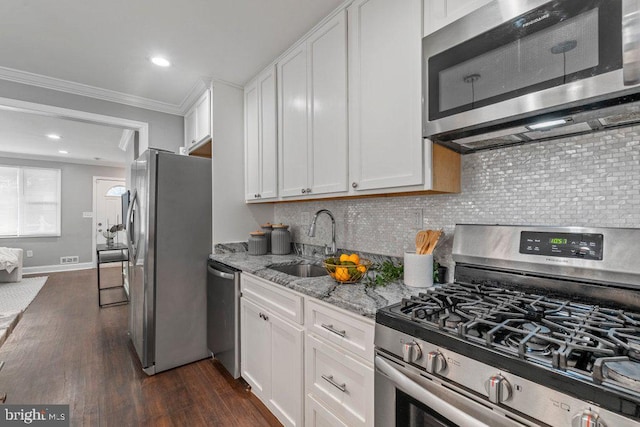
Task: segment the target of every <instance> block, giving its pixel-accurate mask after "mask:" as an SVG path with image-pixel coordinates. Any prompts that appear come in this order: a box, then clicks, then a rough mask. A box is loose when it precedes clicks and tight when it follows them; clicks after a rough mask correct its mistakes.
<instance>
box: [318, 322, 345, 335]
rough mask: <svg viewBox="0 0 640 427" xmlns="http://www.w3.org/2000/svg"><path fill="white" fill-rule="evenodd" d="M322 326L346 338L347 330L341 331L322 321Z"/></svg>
mask: <svg viewBox="0 0 640 427" xmlns="http://www.w3.org/2000/svg"><path fill="white" fill-rule="evenodd" d="M320 326H322V327H323V328H325V329H326V330H327V331H330V332H333V333H334V334H336V335H340V336H341V337H342V338H344V337H345V336H346V335H347V331H339V330H337V329H336V328H334V327H333V325H325V324H324V323H321V324H320Z"/></svg>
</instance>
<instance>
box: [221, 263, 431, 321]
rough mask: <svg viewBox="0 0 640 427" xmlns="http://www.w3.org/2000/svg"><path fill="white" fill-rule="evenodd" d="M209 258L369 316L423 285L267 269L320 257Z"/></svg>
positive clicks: (416, 292) (415, 292)
mask: <svg viewBox="0 0 640 427" xmlns="http://www.w3.org/2000/svg"><path fill="white" fill-rule="evenodd" d="M209 258H210V259H212V260H215V261H218V262H221V263H223V264H226V265H229V266H231V267H234V268H237V269H238V270H241V271H243V272H246V273H251V274H254V275H256V276H258V277H262V278H263V279H266V280H269V281H271V282H274V283H277V284H279V285H282V286H284V287H285V288H289V289H292V290H294V291H297V292H300V293H301V294H304V295H308V296H311V297H314V298H317V299H319V300H321V301H324V302H326V303H329V304H332V305H335V306H337V307H340V308H343V309H345V310H348V311H351V312H353V313H356V314H360V315H362V316H365V317H368V318H371V319H373V318H374V317H375V314H376V311H377V310H378V309H379V308H382V307H386V306H388V305H391V304H394V303H397V302H399V301H400V300H402V298H404V297H409V296H411V295H417V294H418V292H421V291H424V288H411V287H408V286H405V285H404V284H402V282H401V281H398V282H394V283H389V284H388V285H386V286H377V287H375V288H374V287H367V286H365V285H364V284H361V283H357V284H338V283H337V282H335V281H334V280H333V279H332V278H331V277H330V276H328V275H327V276H322V277H309V278H304V277H296V276H291V275H288V274H286V273H281V272H279V271H275V270H272V269H270V268H267V266H268V265H271V264H299V263H302V262H312V263H314V264H317V265H322V260H321V259H319V258H313V257H309V256H302V255H293V254H291V255H259V256H256V255H249V254H248V253H246V252H237V253H220V254H211V255H210V256H209Z"/></svg>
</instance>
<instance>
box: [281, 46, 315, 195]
mask: <svg viewBox="0 0 640 427" xmlns="http://www.w3.org/2000/svg"><path fill="white" fill-rule="evenodd" d="M278 104H279V112H280V114H279V116H278V130H279V132H278V140H279V145H278V148H279V155H280V164H279V177H280V195H281V196H283V197H286V196H300V195H303V194H306V193H307V190H306V189H307V182H308V179H307V169H308V163H307V159H308V156H307V150H308V139H309V136H308V131H309V126H308V120H309V116H308V110H307V57H306V48H305V45H304V43H303V44H302V45H301V46H300V47H298V48H297V49H295V50H293V51H292V52H290V53H289V54H288V55H287V56H285V57H284V58H283V59H282V60H281V61H280V62H279V63H278Z"/></svg>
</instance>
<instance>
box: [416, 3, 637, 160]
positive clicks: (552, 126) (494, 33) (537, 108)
mask: <svg viewBox="0 0 640 427" xmlns="http://www.w3.org/2000/svg"><path fill="white" fill-rule="evenodd" d="M639 11H640V1H638V0H556V1H548V0H546V1H543V0H518V1H514V0H495V1H492V2H491V3H489V4H487V5H485V6H483V7H482V8H480V9H478V10H476V11H474V12H471V13H470V14H469V15H467V16H465V17H463V18H461V19H460V20H458V21H456V22H454V23H452V24H450V25H448V26H446V27H444V28H442V29H441V30H438V31H436V32H435V33H433V34H430V35H428V36H426V37H425V38H424V39H423V64H422V65H423V136H424V137H425V138H431V139H432V140H433V141H434V142H437V143H441V144H444V145H446V146H449V147H450V148H453V149H455V150H456V151H458V152H462V153H467V152H473V151H477V150H481V149H487V148H496V147H501V146H505V145H512V144H520V143H526V142H531V141H537V140H544V139H548V138H553V137H559V136H565V135H571V134H576V133H584V132H592V131H595V130H601V129H606V128H608V127H612V126H620V125H628V124H630V123H640V103H639V102H637V101H639V100H640V86H639V85H638V84H639V83H640V28H639V27H640V12H639Z"/></svg>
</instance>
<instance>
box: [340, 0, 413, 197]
mask: <svg viewBox="0 0 640 427" xmlns="http://www.w3.org/2000/svg"><path fill="white" fill-rule="evenodd" d="M348 13H349V95H350V96H349V129H350V138H349V159H350V160H349V164H350V167H351V168H350V177H351V181H352V186H353V187H354V188H355V190H356V191H357V190H369V189H378V188H389V187H401V186H409V185H420V184H422V183H423V141H422V130H421V129H422V126H421V98H422V95H421V90H422V89H421V88H422V85H421V73H422V71H421V52H422V0H403V1H396V0H356V1H354V3H353V4H352V5H351V6H349V8H348Z"/></svg>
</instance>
